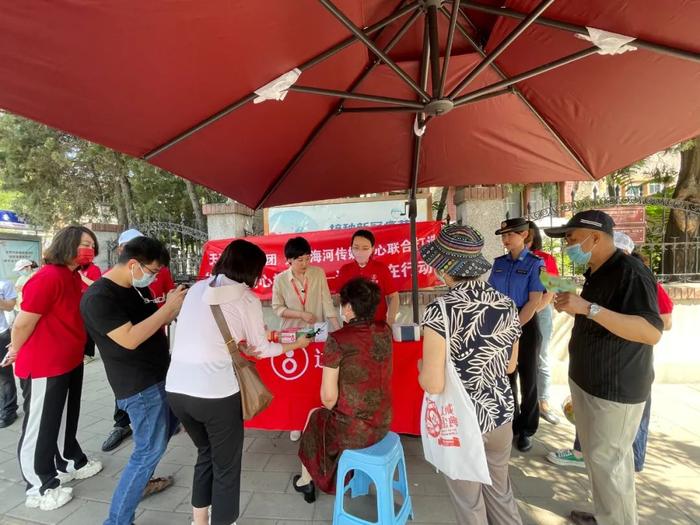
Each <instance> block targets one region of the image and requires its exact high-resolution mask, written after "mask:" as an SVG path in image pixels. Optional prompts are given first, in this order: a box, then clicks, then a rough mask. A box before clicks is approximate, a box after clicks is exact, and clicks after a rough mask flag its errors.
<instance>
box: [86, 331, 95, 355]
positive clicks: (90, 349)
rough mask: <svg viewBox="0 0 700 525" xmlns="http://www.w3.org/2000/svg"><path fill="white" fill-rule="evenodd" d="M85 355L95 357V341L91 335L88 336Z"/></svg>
mask: <svg viewBox="0 0 700 525" xmlns="http://www.w3.org/2000/svg"><path fill="white" fill-rule="evenodd" d="M85 355H86V356H88V357H95V341H93V340H92V337H90V335H88V336H87V341H85Z"/></svg>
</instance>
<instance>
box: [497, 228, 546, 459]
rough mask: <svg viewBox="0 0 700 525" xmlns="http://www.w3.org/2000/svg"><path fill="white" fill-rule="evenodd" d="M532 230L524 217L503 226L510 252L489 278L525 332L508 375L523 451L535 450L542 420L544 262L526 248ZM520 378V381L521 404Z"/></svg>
mask: <svg viewBox="0 0 700 525" xmlns="http://www.w3.org/2000/svg"><path fill="white" fill-rule="evenodd" d="M529 228H530V224H529V222H528V221H527V219H524V218H522V217H518V218H515V219H508V220H506V221H503V222H502V223H501V227H500V228H499V229H498V230H496V235H500V236H501V240H502V241H503V246H504V247H505V248H506V249H507V250H508V253H507V254H506V255H502V256H501V257H497V258H496V260H495V261H494V263H493V269H492V270H491V275H489V284H490V285H491V286H493V287H494V288H495V289H496V290H498V291H499V292H501V293H502V294H505V295H507V296H508V297H510V298H511V299H513V301H515V305H516V306H517V307H518V312H519V314H518V316H519V318H520V325H521V326H522V330H523V334H522V336H521V338H520V351H519V353H518V368H517V370H516V371H515V372H513V373H512V374H510V376H509V377H510V385H511V389H512V390H513V398H514V401H515V418H514V420H513V434H514V435H515V436H517V442H516V446H517V447H518V450H520V451H521V452H527V451H528V450H530V449H531V448H532V436H533V435H535V432H537V428H538V426H539V420H540V408H539V399H538V395H537V363H538V358H539V351H540V345H541V343H542V335H541V334H540V329H539V327H538V323H537V309H538V308H539V306H540V302H541V301H542V294H543V293H544V291H545V288H544V285H543V284H542V282H541V281H540V271H541V270H542V268H544V261H543V260H542V259H540V258H539V257H538V256H537V255H535V254H534V253H532V252H531V251H530V250H529V249H528V248H527V246H526V245H525V240H526V239H527V237H528V233H529ZM517 378H519V379H520V403H518V386H517V382H516V379H517Z"/></svg>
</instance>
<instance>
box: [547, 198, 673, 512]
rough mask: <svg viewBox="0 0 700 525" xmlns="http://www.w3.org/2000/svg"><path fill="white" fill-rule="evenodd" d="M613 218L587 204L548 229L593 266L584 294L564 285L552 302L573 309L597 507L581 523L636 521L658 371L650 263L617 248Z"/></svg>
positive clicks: (576, 259)
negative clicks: (639, 455)
mask: <svg viewBox="0 0 700 525" xmlns="http://www.w3.org/2000/svg"><path fill="white" fill-rule="evenodd" d="M613 226H614V222H613V220H612V218H611V217H610V216H609V215H607V214H606V213H604V212H602V211H599V210H588V211H582V212H579V213H577V214H576V215H574V216H573V217H572V218H571V220H569V222H568V223H566V224H565V225H564V226H563V227H560V228H549V229H546V230H545V233H546V234H547V235H549V236H550V237H566V244H567V247H566V252H567V254H568V256H569V259H570V260H571V261H572V262H573V263H574V264H575V265H578V266H580V267H588V268H587V270H586V272H585V273H584V277H585V282H584V285H583V291H582V292H581V295H576V294H573V293H560V294H557V295H556V296H555V298H554V307H555V308H556V309H557V310H558V311H560V312H567V313H569V314H571V315H574V316H575V321H574V328H573V331H572V334H571V340H570V342H569V386H570V388H571V398H572V401H573V405H574V412H575V414H576V429H577V431H578V434H579V438H580V441H581V448H582V452H583V457H584V459H585V462H586V470H587V471H588V478H589V479H590V482H591V488H592V494H593V505H594V508H595V515H593V514H589V513H586V512H581V511H572V512H571V515H570V519H571V521H572V522H573V523H576V524H595V523H600V524H603V525H636V524H637V523H638V516H637V504H636V497H635V487H634V459H633V453H632V443H633V442H634V438H635V435H636V433H637V428H638V427H639V423H640V420H641V419H642V413H643V411H644V403H645V401H646V400H647V398H648V397H649V393H650V390H651V383H652V381H653V378H654V369H653V362H652V361H653V356H652V347H653V345H654V344H656V343H657V342H658V341H659V339H660V338H661V331H662V329H663V322H662V320H661V317H660V316H659V309H658V305H657V292H656V282H655V280H654V276H653V275H652V273H651V271H650V270H649V269H648V268H646V267H645V266H644V264H643V263H642V262H641V261H639V260H638V259H636V258H634V257H628V256H626V255H625V254H624V252H623V251H622V250H619V249H617V248H615V244H614V241H613Z"/></svg>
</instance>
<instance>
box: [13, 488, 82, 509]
mask: <svg viewBox="0 0 700 525" xmlns="http://www.w3.org/2000/svg"><path fill="white" fill-rule="evenodd" d="M72 499H73V489H71V488H68V487H56V488H55V489H47V490H46V491H45V492H44V494H43V495H42V496H29V497H28V498H27V499H26V501H25V502H24V504H25V505H26V506H27V507H29V508H30V509H41V510H56V509H58V508H60V507H63V505H65V504H66V503H68V502H69V501H70V500H72Z"/></svg>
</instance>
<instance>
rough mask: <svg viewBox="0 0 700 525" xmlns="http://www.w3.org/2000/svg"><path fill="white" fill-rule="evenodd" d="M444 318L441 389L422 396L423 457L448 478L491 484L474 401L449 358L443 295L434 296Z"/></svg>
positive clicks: (448, 339)
mask: <svg viewBox="0 0 700 525" xmlns="http://www.w3.org/2000/svg"><path fill="white" fill-rule="evenodd" d="M438 301H439V304H440V309H441V310H442V315H443V319H445V348H446V351H447V356H446V359H445V389H444V390H443V391H442V393H440V394H428V393H427V392H426V393H425V395H424V396H423V407H422V408H421V424H420V427H421V428H420V432H421V439H422V441H423V453H424V454H425V459H426V461H428V462H429V463H431V464H432V465H433V466H435V468H436V469H438V470H439V471H440V472H442V473H444V474H445V475H447V476H448V477H449V478H450V479H455V480H456V479H460V480H465V481H477V482H479V483H484V484H486V485H490V484H491V476H490V475H489V469H488V464H487V463H486V452H485V451H484V441H483V438H482V435H481V428H480V427H479V422H478V421H477V419H476V410H475V409H474V403H472V400H471V398H470V397H469V395H468V394H467V392H466V390H465V389H464V386H463V385H462V381H461V380H460V378H459V374H458V373H457V369H456V368H455V366H454V364H453V363H452V359H450V332H449V325H448V322H449V321H448V318H447V311H446V308H445V301H444V299H442V298H440V299H438Z"/></svg>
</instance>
